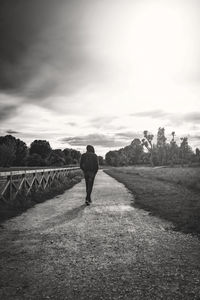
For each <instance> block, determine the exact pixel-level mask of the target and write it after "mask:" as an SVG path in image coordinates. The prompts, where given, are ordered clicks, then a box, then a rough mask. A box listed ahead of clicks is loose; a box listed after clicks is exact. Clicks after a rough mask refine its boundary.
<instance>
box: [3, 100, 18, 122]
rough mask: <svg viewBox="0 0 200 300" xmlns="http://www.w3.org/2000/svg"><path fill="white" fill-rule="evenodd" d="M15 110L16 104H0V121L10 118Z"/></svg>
mask: <svg viewBox="0 0 200 300" xmlns="http://www.w3.org/2000/svg"><path fill="white" fill-rule="evenodd" d="M16 111H17V105H6V104H4V105H1V104H0V122H2V121H4V120H6V119H8V118H10V117H12V116H13V114H14V113H16Z"/></svg>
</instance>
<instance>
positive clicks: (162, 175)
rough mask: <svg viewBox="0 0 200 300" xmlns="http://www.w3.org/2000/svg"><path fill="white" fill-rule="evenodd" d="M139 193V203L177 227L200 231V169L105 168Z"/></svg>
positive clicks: (134, 191) (135, 193)
mask: <svg viewBox="0 0 200 300" xmlns="http://www.w3.org/2000/svg"><path fill="white" fill-rule="evenodd" d="M105 172H106V173H107V174H109V175H110V176H112V177H114V178H115V179H117V180H118V181H119V182H121V183H123V184H124V185H125V186H126V187H127V188H128V189H129V190H130V191H131V192H133V194H134V196H135V204H136V205H137V206H139V207H140V208H143V209H146V210H148V211H150V212H151V213H153V214H155V215H157V216H160V217H162V218H165V219H166V220H169V221H172V222H173V223H174V225H175V228H176V229H179V230H183V231H185V232H198V233H200V186H199V183H200V170H199V169H197V168H147V167H141V168H140V167H121V168H111V169H108V170H105Z"/></svg>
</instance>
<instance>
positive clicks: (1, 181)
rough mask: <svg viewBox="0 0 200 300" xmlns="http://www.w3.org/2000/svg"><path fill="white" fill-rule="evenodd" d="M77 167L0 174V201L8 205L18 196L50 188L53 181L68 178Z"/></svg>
mask: <svg viewBox="0 0 200 300" xmlns="http://www.w3.org/2000/svg"><path fill="white" fill-rule="evenodd" d="M79 169H80V168H79V167H68V168H54V169H37V170H23V171H10V172H0V201H3V202H5V203H9V202H10V201H13V200H14V199H15V198H16V197H17V196H18V195H19V196H20V195H23V197H24V196H25V197H27V196H28V195H29V194H30V193H31V192H32V191H34V192H37V191H38V190H45V189H47V188H50V187H51V185H52V183H53V182H54V180H60V179H61V178H63V177H65V176H69V175H70V174H71V173H72V172H74V171H75V170H79Z"/></svg>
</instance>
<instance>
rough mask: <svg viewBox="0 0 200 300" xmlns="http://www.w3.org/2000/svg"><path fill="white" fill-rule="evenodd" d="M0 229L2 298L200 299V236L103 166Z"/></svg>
mask: <svg viewBox="0 0 200 300" xmlns="http://www.w3.org/2000/svg"><path fill="white" fill-rule="evenodd" d="M84 195H85V187H84V181H82V182H81V183H79V184H77V185H76V186H74V187H73V188H72V189H71V190H68V191H66V192H65V193H64V194H63V195H60V196H57V197H55V198H53V199H51V200H48V201H46V202H44V203H41V204H38V205H36V206H35V207H33V208H31V209H29V210H28V211H27V212H25V213H23V214H22V215H21V216H18V217H15V218H13V219H12V220H9V221H7V222H5V223H4V224H3V226H2V227H1V228H0V261H1V262H0V263H1V269H0V299H1V300H4V299H5V300H9V299H19V300H22V299H58V300H62V299H69V300H70V299H76V300H79V299H92V300H95V299H105V300H108V299H123V300H125V299H142V300H143V299H148V300H149V299H187V300H189V299H192V300H194V299H200V241H199V240H198V239H197V238H196V237H193V236H191V235H185V234H183V233H180V232H174V231H172V230H171V229H170V223H167V222H165V221H163V220H160V219H158V218H156V217H152V216H149V215H148V213H147V212H145V211H143V210H139V209H136V208H134V206H133V205H132V203H133V196H132V195H131V194H130V193H129V192H128V190H126V188H125V187H124V186H123V185H122V184H120V183H118V182H117V181H115V180H114V179H113V178H111V177H109V176H108V175H106V174H105V173H103V172H102V171H100V172H99V173H98V175H97V178H96V181H95V185H94V192H93V203H92V205H91V206H89V207H86V206H85V205H84Z"/></svg>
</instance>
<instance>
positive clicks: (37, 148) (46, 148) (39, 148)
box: [29, 140, 52, 159]
mask: <svg viewBox="0 0 200 300" xmlns="http://www.w3.org/2000/svg"><path fill="white" fill-rule="evenodd" d="M51 150H52V149H51V146H50V144H49V142H47V141H45V140H35V141H33V142H32V143H31V146H30V150H29V153H30V155H32V154H39V155H40V156H41V158H43V159H46V158H47V157H48V156H49V154H50V153H51Z"/></svg>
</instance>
